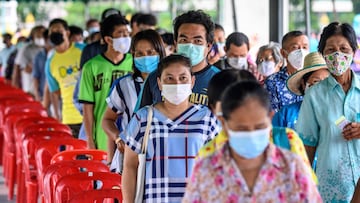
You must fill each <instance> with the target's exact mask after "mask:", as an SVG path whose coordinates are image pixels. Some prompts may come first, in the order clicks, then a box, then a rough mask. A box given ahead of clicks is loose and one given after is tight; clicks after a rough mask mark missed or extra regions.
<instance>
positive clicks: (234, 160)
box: [182, 81, 322, 203]
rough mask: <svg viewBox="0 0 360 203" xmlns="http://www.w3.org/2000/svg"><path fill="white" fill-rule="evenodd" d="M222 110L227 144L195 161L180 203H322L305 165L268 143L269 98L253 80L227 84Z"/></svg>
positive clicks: (294, 156)
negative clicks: (228, 85)
mask: <svg viewBox="0 0 360 203" xmlns="http://www.w3.org/2000/svg"><path fill="white" fill-rule="evenodd" d="M221 108H222V113H223V118H224V119H223V122H222V126H223V129H224V130H225V132H226V135H227V137H228V141H227V142H226V144H224V145H223V146H222V147H221V148H220V149H219V150H217V151H215V153H213V154H211V155H209V156H207V157H205V158H203V159H199V160H198V161H197V162H196V163H195V166H194V169H193V172H192V175H191V177H190V178H189V179H188V182H187V188H186V192H185V195H184V198H183V201H182V202H184V203H186V202H304V203H305V202H322V201H321V197H320V195H319V192H318V190H317V188H316V185H315V183H314V181H313V180H312V179H311V172H310V169H309V167H307V165H306V164H305V163H304V161H303V160H301V158H300V157H299V156H298V155H296V154H294V153H291V152H289V151H287V150H284V149H281V148H278V147H276V146H275V145H274V144H272V143H270V139H269V137H270V132H271V115H270V113H269V109H270V102H269V96H268V93H267V91H266V90H265V89H263V88H262V86H261V85H260V84H259V83H258V82H255V81H243V82H239V83H235V84H232V85H231V86H230V87H228V88H227V89H226V90H225V92H224V95H223V96H222V99H221Z"/></svg>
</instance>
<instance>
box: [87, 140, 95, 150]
mask: <svg viewBox="0 0 360 203" xmlns="http://www.w3.org/2000/svg"><path fill="white" fill-rule="evenodd" d="M87 147H88V148H89V149H96V147H95V142H94V140H93V139H92V138H88V140H87Z"/></svg>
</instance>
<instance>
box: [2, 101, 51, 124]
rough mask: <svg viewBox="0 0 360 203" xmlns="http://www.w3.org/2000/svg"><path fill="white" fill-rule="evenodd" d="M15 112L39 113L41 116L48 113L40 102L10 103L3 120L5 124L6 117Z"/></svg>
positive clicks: (5, 109)
mask: <svg viewBox="0 0 360 203" xmlns="http://www.w3.org/2000/svg"><path fill="white" fill-rule="evenodd" d="M14 112H24V113H25V112H38V113H39V114H45V115H47V111H46V110H45V109H44V107H43V106H42V104H41V103H40V102H38V101H27V102H21V103H10V104H8V105H6V107H5V108H4V114H3V117H2V118H1V119H2V120H1V121H2V122H4V116H6V115H7V114H10V113H14Z"/></svg>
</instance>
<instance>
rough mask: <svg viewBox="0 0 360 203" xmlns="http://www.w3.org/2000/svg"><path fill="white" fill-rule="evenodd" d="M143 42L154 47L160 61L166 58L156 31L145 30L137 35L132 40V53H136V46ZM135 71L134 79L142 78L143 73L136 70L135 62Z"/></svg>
mask: <svg viewBox="0 0 360 203" xmlns="http://www.w3.org/2000/svg"><path fill="white" fill-rule="evenodd" d="M141 40H146V41H148V42H150V43H151V44H152V45H153V46H154V48H155V51H156V52H157V53H159V56H160V60H161V59H163V58H164V57H165V56H166V53H165V49H164V45H163V43H162V40H161V37H160V35H159V34H158V33H157V32H156V31H155V30H143V31H140V32H138V33H136V35H135V36H134V37H133V38H132V42H131V48H130V49H131V51H132V52H134V51H135V46H136V45H137V43H138V42H139V41H141ZM134 58H135V57H133V60H134ZM133 70H134V74H133V77H134V78H137V77H139V76H141V72H140V71H139V70H138V69H137V68H136V66H135V62H133Z"/></svg>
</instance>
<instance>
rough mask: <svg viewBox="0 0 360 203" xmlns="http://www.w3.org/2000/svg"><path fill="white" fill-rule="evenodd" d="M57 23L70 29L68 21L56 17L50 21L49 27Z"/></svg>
mask: <svg viewBox="0 0 360 203" xmlns="http://www.w3.org/2000/svg"><path fill="white" fill-rule="evenodd" d="M55 24H61V25H62V26H63V27H64V29H65V30H69V26H68V23H67V22H66V21H65V20H63V19H61V18H55V19H53V20H51V21H50V23H49V29H50V27H51V26H53V25H55Z"/></svg>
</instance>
